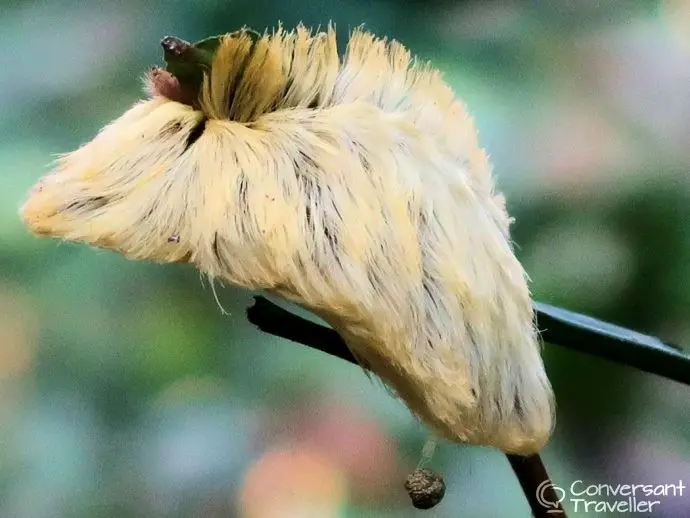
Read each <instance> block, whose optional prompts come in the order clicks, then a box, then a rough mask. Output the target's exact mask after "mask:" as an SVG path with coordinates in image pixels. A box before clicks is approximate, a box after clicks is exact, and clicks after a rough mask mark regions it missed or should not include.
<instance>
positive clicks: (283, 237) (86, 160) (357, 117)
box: [20, 25, 554, 455]
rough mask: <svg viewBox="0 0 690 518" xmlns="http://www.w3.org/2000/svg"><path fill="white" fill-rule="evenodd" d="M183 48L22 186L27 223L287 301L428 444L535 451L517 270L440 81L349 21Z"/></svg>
mask: <svg viewBox="0 0 690 518" xmlns="http://www.w3.org/2000/svg"><path fill="white" fill-rule="evenodd" d="M180 41H181V40H175V39H169V38H168V39H166V40H164V42H163V46H164V48H165V49H166V52H167V53H168V54H169V55H170V56H172V57H175V56H180V55H183V54H184V53H185V52H188V51H189V52H191V50H195V49H196V50H197V51H198V52H197V54H198V55H197V58H198V62H199V63H202V64H203V66H198V67H196V68H194V67H192V68H191V69H188V70H187V69H184V70H187V71H186V72H184V70H183V69H182V68H178V72H177V73H173V72H171V71H170V70H169V69H164V68H154V69H152V70H150V71H149V72H148V74H147V75H146V78H145V83H146V92H147V95H146V97H145V98H144V99H142V100H140V101H139V102H137V103H136V104H134V105H133V106H132V107H131V108H130V109H129V110H128V111H126V112H125V113H124V114H123V115H122V116H121V117H119V118H117V119H116V120H114V121H113V122H111V123H110V124H108V125H107V126H105V127H104V128H103V129H102V130H101V131H100V132H99V133H98V135H97V136H96V137H95V138H94V139H93V140H91V141H90V142H88V143H86V144H85V145H83V146H81V147H80V148H78V149H77V150H75V151H73V152H71V153H68V154H65V155H63V156H61V157H59V158H58V160H57V161H56V164H55V167H54V169H53V171H52V172H50V173H49V174H47V175H46V176H44V177H43V178H42V179H41V180H39V182H38V183H37V184H36V185H35V186H34V188H33V189H32V190H31V192H30V193H29V195H28V198H27V200H26V202H25V203H24V205H23V206H22V207H21V209H20V213H21V217H22V218H23V221H24V223H25V224H26V225H27V227H28V228H29V229H30V230H31V231H32V232H33V233H34V234H36V235H39V236H50V237H53V238H58V239H61V240H65V241H69V242H77V243H84V244H88V245H90V246H93V247H97V248H101V249H108V250H112V251H115V252H117V253H120V254H122V255H123V256H125V257H127V258H129V259H133V260H147V261H154V262H158V263H190V264H192V265H194V266H195V267H196V268H198V269H199V270H200V271H201V272H203V273H204V274H206V275H208V276H210V277H212V278H218V279H222V280H224V281H226V282H229V283H231V284H234V285H236V286H240V287H244V288H248V289H252V290H265V291H267V292H269V293H273V294H276V295H278V296H281V297H283V298H284V299H287V300H289V301H293V302H295V303H297V304H299V305H301V306H303V307H304V308H307V309H308V310H310V311H312V312H313V313H314V314H316V315H318V316H319V317H321V318H323V319H324V320H325V321H326V322H327V323H328V324H329V325H331V326H332V327H333V328H334V329H335V330H336V331H338V332H339V333H340V334H341V336H342V337H343V338H344V340H345V341H346V343H347V345H348V347H349V348H350V349H351V351H352V353H353V355H354V356H355V357H356V358H357V359H358V361H359V362H360V364H361V365H362V366H365V367H366V369H367V370H368V371H370V372H373V373H374V374H376V376H377V377H378V378H380V379H381V380H382V381H383V383H384V384H385V386H386V387H388V388H389V389H390V391H391V392H392V393H393V394H395V395H396V396H397V397H399V398H400V399H401V400H402V401H403V402H404V403H405V404H406V405H407V407H408V408H409V409H410V411H411V412H412V413H413V414H414V415H415V416H417V417H418V418H419V419H421V420H422V421H423V422H424V423H425V424H426V425H427V426H428V427H429V428H430V429H431V430H432V431H433V432H434V433H435V434H437V435H438V436H440V437H444V438H447V439H449V440H451V441H454V442H458V443H467V444H477V445H485V446H491V447H495V448H498V449H500V450H501V451H504V452H506V453H517V454H525V455H527V454H531V453H535V452H538V451H539V450H541V449H542V448H543V447H544V445H545V444H546V443H547V441H548V439H549V437H550V435H551V433H552V428H553V414H554V396H553V392H552V389H551V386H550V383H549V380H548V377H547V375H546V373H545V369H544V365H543V361H542V358H541V355H540V343H539V339H538V334H537V331H536V328H535V323H534V314H533V307H532V301H531V297H530V292H529V286H528V278H527V275H526V273H525V271H524V269H523V267H522V266H521V264H520V262H519V261H518V259H517V258H516V256H515V254H514V249H513V243H512V241H511V237H510V226H511V223H512V219H511V218H510V216H509V215H508V213H507V210H506V205H505V200H504V198H503V196H502V195H501V194H500V193H499V192H497V190H496V186H495V180H494V177H493V172H492V166H491V163H490V160H489V157H488V155H487V153H486V152H485V151H484V150H483V149H482V148H481V147H480V146H479V143H478V137H477V131H476V128H475V125H474V121H473V119H472V117H471V116H470V115H469V114H468V112H467V109H466V108H465V106H464V104H463V103H462V102H461V101H460V100H458V99H456V97H455V95H454V93H453V91H452V90H451V88H450V87H449V86H448V85H447V84H446V83H445V82H444V80H443V78H442V75H441V73H440V72H439V71H438V70H436V69H434V68H433V67H432V66H431V65H430V64H428V63H424V62H420V60H418V59H417V58H415V57H414V56H413V55H412V54H411V52H410V51H409V50H407V49H406V48H405V47H404V46H403V45H402V44H401V43H399V42H397V41H395V40H387V39H384V38H379V37H377V36H375V35H373V34H371V33H369V32H367V31H365V30H363V29H361V28H359V29H356V30H354V31H352V32H351V34H350V37H349V40H348V42H347V47H346V50H345V52H344V53H343V54H339V52H338V47H337V40H336V33H335V29H334V28H333V26H329V27H328V28H327V30H324V31H322V32H313V31H311V30H309V29H307V28H306V27H304V26H302V25H300V26H298V27H296V28H295V29H294V30H291V31H287V30H285V29H283V28H282V27H280V28H278V29H276V30H274V31H272V32H270V33H269V32H265V33H264V34H256V33H253V32H252V31H250V30H249V29H246V28H244V29H241V30H238V31H235V32H232V33H229V34H225V35H223V36H221V37H219V38H217V40H215V43H214V46H213V48H211V47H208V48H207V47H206V46H204V45H198V46H196V47H192V46H190V45H189V44H185V43H184V42H181V43H180ZM199 49H201V50H199ZM209 49H210V50H209ZM202 50H203V51H204V52H202ZM202 54H203V55H202ZM190 55H191V54H190ZM202 58H203V59H202ZM204 59H205V60H206V61H204ZM183 72H184V73H183Z"/></svg>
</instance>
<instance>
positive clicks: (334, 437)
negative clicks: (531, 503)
mask: <svg viewBox="0 0 690 518" xmlns="http://www.w3.org/2000/svg"><path fill="white" fill-rule="evenodd" d="M329 20H333V21H335V22H336V24H337V28H338V30H339V34H340V36H341V37H345V36H346V34H347V32H348V29H349V28H352V27H354V26H357V25H360V24H362V23H364V24H365V26H366V27H367V28H368V29H370V30H372V31H375V32H377V33H379V34H382V35H387V36H390V37H394V38H397V39H400V40H402V41H403V42H405V43H406V44H407V46H409V47H410V48H411V49H412V50H413V51H414V52H416V53H417V54H418V55H420V56H421V57H423V58H427V59H430V60H432V61H433V62H434V63H435V65H436V66H438V67H439V68H440V69H441V70H443V72H444V73H445V77H446V78H447V81H448V82H449V83H450V84H451V85H452V86H453V87H454V88H455V90H456V92H457V93H458V95H459V96H460V97H462V98H463V99H464V100H465V101H466V103H467V104H468V106H469V109H470V112H471V113H472V114H473V115H474V116H475V117H476V119H477V123H478V125H479V129H480V138H481V142H482V144H483V145H484V146H485V147H486V148H487V149H488V150H489V152H490V154H491V156H492V159H493V161H494V163H495V169H496V174H497V175H498V183H499V185H500V188H501V189H502V190H504V191H505V193H506V195H507V198H508V203H509V209H510V211H511V212H512V213H513V214H514V215H515V216H516V218H517V222H516V224H515V227H514V236H515V240H516V241H517V243H518V245H519V250H518V254H519V256H520V259H521V260H522V261H523V263H524V265H525V266H526V269H527V270H528V272H529V274H530V276H531V277H532V279H533V285H532V286H533V291H534V294H535V297H536V298H537V299H539V300H541V301H544V302H550V303H553V304H559V305H562V306H565V307H567V308H570V309H573V310H578V311H583V312H587V313H589V314H592V315H595V316H597V317H600V318H604V319H608V320H611V321H614V322H616V323H619V324H622V325H626V326H630V327H633V328H635V329H637V330H640V331H643V332H650V333H654V334H658V335H660V336H662V337H663V338H664V339H665V340H667V341H671V342H675V343H679V344H686V345H688V346H690V2H689V1H687V0H672V1H671V0H670V1H665V2H654V1H635V0H625V1H618V2H605V1H595V0H578V1H565V0H561V1H539V0H534V1H526V0H525V1H523V2H516V1H504V2H487V1H450V0H446V1H442V0H436V1H430V0H429V1H421V0H417V1H412V0H410V1H393V0H387V1H384V0H348V1H338V0H310V1H302V2H298V1H295V0H293V1H279V0H227V1H222V2H212V1H201V0H196V1H191V0H186V1H177V2H163V1H160V0H149V1H147V2H136V1H133V0H129V1H126V0H125V1H120V2H101V1H93V2H81V1H62V2H58V1H55V2H40V1H39V2H28V1H21V0H16V1H4V2H0V48H2V50H3V52H1V53H0V71H1V72H0V99H1V101H0V135H2V138H1V139H0V186H1V187H0V516H1V517H7V518H53V517H54V518H63V517H64V518H82V517H84V518H101V517H103V518H105V517H113V518H124V517H148V518H155V517H198V518H219V517H238V518H293V517H298V518H306V517H308V518H331V517H333V518H335V517H338V518H340V517H382V518H385V517H394V516H395V517H406V516H410V517H412V516H428V517H429V518H432V517H459V516H463V517H478V518H482V517H487V518H501V517H507V518H515V517H518V518H519V517H523V516H525V517H526V516H528V515H529V509H528V507H527V504H526V502H525V499H524V497H523V495H522V494H521V490H520V488H519V485H518V483H517V481H516V480H515V478H514V476H513V474H512V472H511V470H510V468H509V466H508V464H507V462H506V461H505V458H504V457H503V456H502V455H500V454H499V453H497V452H494V451H491V450H488V449H482V448H471V447H459V446H455V445H450V444H442V445H441V446H440V448H439V450H438V451H437V453H436V455H435V456H434V458H433V459H432V461H431V464H430V466H431V467H432V468H434V469H435V470H437V471H440V472H442V473H443V474H444V475H445V478H446V481H447V484H448V491H447V495H446V498H445V500H444V501H443V502H442V504H440V505H439V506H438V507H437V508H436V509H434V510H432V511H427V512H421V511H414V510H413V509H412V508H411V505H410V504H409V501H408V497H407V495H406V494H405V492H404V489H403V488H402V481H403V480H404V478H405V476H406V474H407V473H408V472H409V471H410V470H411V469H413V468H414V467H415V466H416V464H417V462H418V461H419V459H420V452H421V449H422V446H423V444H424V441H425V439H426V432H425V430H424V428H423V427H422V426H421V425H419V424H418V423H417V422H416V421H415V420H414V419H412V418H411V417H410V415H409V414H408V412H407V410H406V409H405V408H404V406H403V405H402V404H401V403H400V402H398V401H395V400H393V399H392V398H391V397H389V395H388V393H387V392H386V391H385V390H383V389H382V388H381V386H380V384H378V383H372V382H371V381H369V380H368V379H367V378H366V376H365V375H364V374H363V373H362V372H361V371H360V370H359V369H357V368H355V367H353V366H351V365H348V364H345V363H344V362H342V361H338V360H334V359H332V358H330V357H327V356H326V355H323V354H320V353H318V352H315V351H311V350H307V349H305V348H302V347H299V346H296V345H293V344H290V343H287V342H284V341H281V340H278V339H274V338H271V337H269V336H266V335H263V334H261V333H259V332H258V331H256V330H255V329H253V328H252V327H251V326H250V325H248V324H247V323H246V321H245V318H244V310H245V308H246V307H247V306H248V305H249V304H250V303H251V294H250V293H247V292H244V291H241V290H236V289H233V288H231V287H225V288H222V287H217V291H218V298H219V300H220V302H221V304H222V306H223V307H224V308H225V309H226V310H227V311H228V312H229V313H230V314H229V315H223V314H222V313H221V311H220V310H219V308H218V305H217V304H216V301H215V298H214V296H213V293H212V291H211V289H210V287H209V285H208V283H207V282H203V281H202V279H200V276H199V274H198V273H197V272H195V271H194V270H193V269H192V268H190V267H186V266H169V267H162V266H157V265H150V264H144V263H134V262H128V261H126V260H124V259H122V258H121V257H119V256H117V255H115V254H112V253H107V252H99V251H94V250H91V249H88V248H87V247H83V246H74V245H67V244H63V245H59V244H58V243H57V242H53V241H50V240H40V239H36V238H34V237H31V236H29V235H28V233H27V232H26V230H25V229H24V228H23V227H22V225H21V223H20V221H19V219H18V217H17V208H18V206H19V205H20V204H21V202H22V200H23V198H24V196H25V193H26V192H27V190H28V189H29V187H30V186H31V185H32V184H33V183H34V182H35V181H36V179H37V178H38V177H39V176H41V175H42V174H44V173H45V172H46V171H47V170H48V169H49V167H50V162H51V160H52V158H53V156H54V155H55V154H57V153H60V152H65V151H69V150H72V149H74V148H75V147H76V146H78V145H79V144H80V143H83V142H85V141H87V140H89V139H90V138H91V137H92V136H93V135H94V133H95V132H96V131H97V130H98V129H99V128H100V127H101V126H103V125H104V124H105V123H106V122H108V121H109V120H111V119H112V118H114V117H116V116H118V115H119V114H120V113H122V112H123V111H124V110H125V109H126V108H127V107H128V106H129V105H130V104H131V103H132V102H133V101H134V100H136V99H137V98H139V96H140V93H141V75H142V73H143V71H144V70H145V69H146V67H148V66H150V65H153V64H160V63H161V61H162V56H161V52H160V47H159V44H158V42H159V39H160V38H161V37H162V36H164V35H166V34H173V35H176V36H179V37H182V38H184V39H188V40H197V39H201V38H203V37H205V36H208V35H213V34H217V33H220V32H226V31H230V30H234V29H236V28H239V27H240V26H242V25H245V24H247V25H249V26H252V27H253V28H256V29H263V28H265V27H274V26H275V25H276V23H277V22H278V21H282V22H283V23H284V25H285V26H287V27H290V26H294V25H295V24H296V23H298V22H300V21H303V22H304V23H305V24H307V25H312V26H316V25H319V24H320V25H322V26H323V25H325V24H326V23H328V21H329ZM545 361H546V365H547V369H548V372H549V375H550V377H551V379H552V381H553V384H554V386H555V390H556V394H557V398H558V403H559V410H558V426H557V429H556V433H555V436H554V438H553V441H552V442H551V443H550V445H549V446H548V447H547V448H546V450H545V451H544V458H545V461H546V463H547V465H548V467H549V470H550V471H551V475H552V477H553V478H554V480H555V481H556V482H557V483H558V484H560V485H561V486H564V487H568V486H569V485H570V484H571V483H572V482H574V481H576V480H583V481H584V482H585V483H586V484H591V483H610V484H618V483H621V484H623V483H652V484H662V483H674V482H677V481H678V480H679V479H682V478H683V477H685V482H687V483H688V484H690V419H689V417H690V402H689V401H690V389H689V388H687V387H684V386H681V385H679V384H676V383H673V382H669V381H664V380H661V379H657V378H655V377H653V376H650V375H646V374H642V373H639V372H635V371H633V370H631V369H628V368H623V367H619V366H616V365H612V364H610V363H607V362H605V361H601V360H597V359H594V358H591V357H588V356H584V355H581V354H578V353H574V352H570V351H566V350H563V349H560V348H557V347H555V346H548V347H547V348H546V352H545ZM688 495H690V490H686V493H685V494H684V497H683V498H665V499H662V504H661V505H660V506H657V507H656V508H655V511H656V512H655V513H654V514H653V516H664V517H675V518H678V517H681V516H690V496H688ZM566 507H569V510H570V513H571V516H596V515H597V513H589V514H586V515H585V514H583V513H576V512H574V511H573V508H572V506H569V505H568V504H567V503H566ZM606 516H612V515H611V514H607V515H606Z"/></svg>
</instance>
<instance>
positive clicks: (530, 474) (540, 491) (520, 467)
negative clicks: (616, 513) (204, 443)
mask: <svg viewBox="0 0 690 518" xmlns="http://www.w3.org/2000/svg"><path fill="white" fill-rule="evenodd" d="M254 301H255V303H254V305H253V306H252V307H250V308H248V309H247V319H248V320H249V321H250V322H251V323H252V324H254V325H255V326H257V327H258V328H259V329H260V330H261V331H263V332H265V333H269V334H272V335H275V336H278V337H280V338H285V339H286V340H290V341H292V342H297V343H299V344H302V345H306V346H307V347H311V348H313V349H317V350H319V351H322V352H324V353H327V354H330V355H332V356H335V357H336V358H340V359H342V360H345V361H348V362H350V363H354V364H355V365H358V363H357V360H355V358H354V356H353V355H352V353H351V352H350V349H349V348H348V347H347V345H346V343H345V341H344V340H343V339H342V338H341V337H340V335H339V334H338V333H337V332H336V331H334V330H333V329H330V328H327V327H325V326H322V325H320V324H316V323H314V322H311V321H309V320H307V319H305V318H302V317H299V316H297V315H294V314H292V313H290V312H289V311H287V310H285V309H283V308H281V307H280V306H278V305H277V304H273V303H272V302H270V301H269V300H267V299H265V298H264V297H254ZM506 457H507V458H508V462H509V463H510V466H511V467H512V468H513V471H514V472H515V476H516V477H517V479H518V481H519V482H520V486H521V487H522V490H523V492H524V493H525V497H526V498H527V501H528V502H529V505H530V508H531V509H532V513H533V515H534V517H535V518H548V517H553V516H554V513H557V514H556V516H559V517H562V518H566V514H565V511H564V510H563V508H562V507H561V504H560V502H559V497H558V496H557V495H556V493H555V491H554V489H553V484H552V483H551V480H550V479H549V475H548V473H547V472H546V468H545V467H544V463H543V462H542V460H541V457H540V456H539V455H532V456H529V457H521V456H519V455H506ZM544 503H546V505H545V504H544ZM549 511H550V512H549Z"/></svg>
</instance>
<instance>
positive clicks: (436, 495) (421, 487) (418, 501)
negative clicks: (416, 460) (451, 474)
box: [405, 468, 446, 509]
mask: <svg viewBox="0 0 690 518" xmlns="http://www.w3.org/2000/svg"><path fill="white" fill-rule="evenodd" d="M405 489H406V490H407V494H408V495H410V499H411V500H412V505H414V506H415V507H416V508H417V509H431V508H432V507H434V506H436V504H438V503H439V502H440V501H441V500H443V496H444V495H445V494H446V483H445V482H444V481H443V478H442V477H441V475H439V474H437V473H434V472H433V471H431V470H430V469H429V468H421V469H416V470H414V471H413V472H412V473H410V474H409V475H408V477H407V479H406V480H405Z"/></svg>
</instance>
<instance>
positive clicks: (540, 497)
mask: <svg viewBox="0 0 690 518" xmlns="http://www.w3.org/2000/svg"><path fill="white" fill-rule="evenodd" d="M554 497H555V498H554ZM563 500H565V491H564V490H563V489H562V488H560V487H558V486H556V485H554V484H553V482H551V481H550V480H544V482H542V483H541V484H539V485H538V486H537V502H539V505H541V506H542V507H544V508H546V509H548V511H547V512H548V513H549V514H560V513H562V512H563V510H562V509H560V508H559V506H558V504H560V503H561V502H562V501H563Z"/></svg>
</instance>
